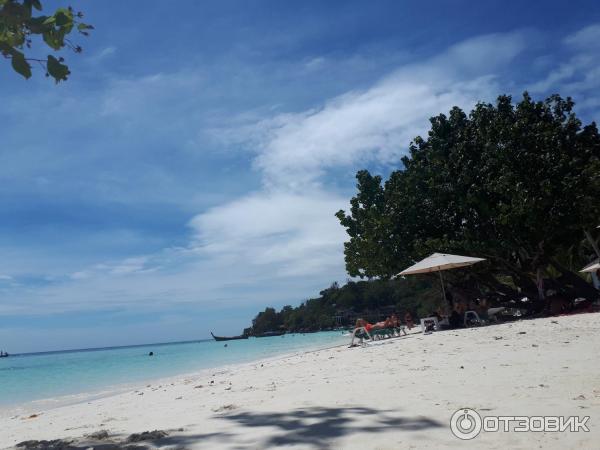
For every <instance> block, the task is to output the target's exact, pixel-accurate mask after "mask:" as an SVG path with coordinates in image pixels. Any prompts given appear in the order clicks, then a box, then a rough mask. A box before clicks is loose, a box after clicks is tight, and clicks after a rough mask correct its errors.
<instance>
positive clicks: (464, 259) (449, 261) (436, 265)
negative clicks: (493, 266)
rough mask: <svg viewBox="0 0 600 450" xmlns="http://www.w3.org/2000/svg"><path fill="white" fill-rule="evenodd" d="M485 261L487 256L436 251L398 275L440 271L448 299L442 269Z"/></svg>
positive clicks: (443, 291) (444, 292) (443, 290)
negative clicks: (480, 256) (476, 256)
mask: <svg viewBox="0 0 600 450" xmlns="http://www.w3.org/2000/svg"><path fill="white" fill-rule="evenodd" d="M481 261H485V258H474V257H472V256H461V255H450V254H447V253H434V254H433V255H431V256H428V257H427V258H425V259H423V260H421V261H419V262H418V263H416V264H414V265H412V266H410V267H409V268H408V269H404V270H403V271H402V272H400V273H399V274H398V275H415V274H418V273H431V272H439V274H440V283H441V284H442V295H443V297H444V300H445V299H446V290H445V288H444V278H443V277H442V270H449V269H457V268H459V267H466V266H471V265H473V264H476V263H478V262H481Z"/></svg>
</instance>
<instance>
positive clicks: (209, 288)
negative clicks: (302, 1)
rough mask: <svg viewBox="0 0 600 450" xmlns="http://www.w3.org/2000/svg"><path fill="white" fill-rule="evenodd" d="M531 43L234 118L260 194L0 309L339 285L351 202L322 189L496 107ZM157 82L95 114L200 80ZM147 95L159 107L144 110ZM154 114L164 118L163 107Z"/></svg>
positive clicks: (113, 96) (243, 295)
mask: <svg viewBox="0 0 600 450" xmlns="http://www.w3.org/2000/svg"><path fill="white" fill-rule="evenodd" d="M587 33H591V31H588V32H587ZM532 36H533V38H532ZM576 36H577V35H573V37H572V38H570V39H571V40H569V39H567V41H566V43H565V45H566V46H567V47H569V46H570V47H569V48H575V47H574V46H575V45H576V44H577V49H578V50H577V51H576V52H575V53H577V55H575V56H574V58H581V59H575V61H576V62H577V61H580V63H579V64H580V65H578V66H577V68H578V69H577V70H579V68H580V67H590V66H589V65H586V64H591V63H590V62H589V51H588V50H585V51H583V50H580V49H581V45H583V43H584V42H586V39H587V38H585V36H587V35H584V34H582V35H580V36H579V37H576ZM534 38H535V35H532V34H531V33H526V32H515V33H507V34H493V35H488V36H482V37H478V38H475V39H470V40H467V41H465V42H462V43H459V44H457V45H454V46H452V47H450V48H449V49H447V50H446V51H444V52H442V53H441V54H439V55H437V56H434V57H432V58H429V59H427V60H424V61H419V62H415V63H412V64H409V65H405V66H403V67H401V68H399V69H397V70H395V71H393V72H392V73H390V74H389V75H388V76H386V77H384V78H382V79H381V80H379V81H378V82H376V83H373V84H372V85H371V86H370V87H368V88H365V89H356V90H353V91H349V92H346V93H345V94H343V95H340V96H337V97H335V98H330V99H324V100H323V102H322V104H320V105H316V106H315V107H313V108H311V109H308V110H305V111H296V112H287V113H283V114H278V113H277V112H276V111H278V110H275V111H269V112H266V113H264V114H265V116H264V117H263V118H262V119H261V120H257V119H256V116H255V115H254V114H248V115H246V116H244V118H245V119H244V120H241V121H240V120H239V116H238V118H237V119H236V118H233V119H232V121H231V123H233V124H234V126H233V127H231V128H230V129H227V128H225V127H223V128H222V131H223V132H224V135H225V136H226V139H228V140H229V141H233V142H235V144H236V145H235V147H236V148H238V147H245V148H246V149H250V150H251V151H252V152H253V153H252V154H253V155H254V159H253V164H254V168H255V169H257V171H258V173H259V175H260V176H261V178H262V180H263V187H262V188H260V189H258V190H256V191H254V192H250V193H247V194H246V195H244V196H242V197H240V198H237V199H235V200H232V201H229V202H225V203H221V204H220V205H219V206H216V207H213V208H210V209H208V210H206V211H204V212H202V213H200V214H198V215H196V216H195V217H193V218H192V219H191V220H190V222H189V227H190V230H191V236H190V238H189V242H188V245H186V246H185V248H172V249H165V250H163V251H161V252H157V253H156V254H151V255H145V256H133V257H131V258H126V259H124V260H122V261H116V262H115V261H113V262H105V263H103V264H97V265H95V266H94V265H92V266H91V267H89V268H83V269H82V270H77V271H73V272H74V273H72V275H71V276H70V280H69V281H65V282H63V283H54V284H53V285H51V286H49V287H46V288H44V290H43V291H41V290H38V291H36V292H27V293H26V294H25V295H23V296H22V297H21V300H22V301H21V302H20V303H19V304H18V305H7V304H4V305H0V308H2V310H3V311H5V312H6V311H15V310H17V309H18V310H19V311H23V310H24V309H26V308H31V309H33V306H32V305H36V306H35V308H36V309H37V310H44V308H52V309H53V310H54V311H56V310H60V309H63V310H72V309H78V308H79V309H81V308H101V307H108V306H113V307H114V306H120V307H130V306H131V305H140V304H143V305H144V307H145V308H148V309H151V308H159V307H164V305H165V304H169V305H173V304H178V303H184V304H200V305H202V306H203V307H206V308H210V307H214V304H215V303H217V304H219V303H221V302H227V303H228V304H232V305H233V304H240V303H242V302H254V303H258V304H260V305H261V306H263V305H265V304H268V303H271V302H280V301H284V300H285V301H294V300H301V299H302V298H304V297H305V296H308V295H314V294H315V291H316V290H317V289H318V288H319V287H323V286H326V285H327V284H328V283H329V282H331V281H333V280H336V279H337V280H341V279H343V278H344V277H345V274H344V261H343V254H342V253H343V242H344V240H346V235H345V233H344V229H343V228H342V227H341V226H339V224H338V222H337V219H336V218H335V217H334V213H335V212H336V211H337V210H338V209H340V208H346V206H347V202H348V195H347V193H339V192H337V191H335V192H334V191H331V190H330V188H329V187H328V186H330V184H329V183H328V177H330V176H331V173H332V171H334V170H338V169H345V170H348V171H354V170H358V169H360V168H363V167H364V166H365V165H368V164H371V163H377V164H384V165H385V164H392V165H394V166H396V167H397V162H398V158H399V156H401V155H402V154H403V153H404V152H405V151H406V149H407V147H408V144H409V142H410V141H411V140H412V139H413V138H414V137H415V136H416V135H418V134H422V133H424V132H426V130H427V129H428V126H429V123H428V118H429V117H430V116H432V115H435V114H438V113H440V112H447V111H448V110H449V109H450V108H451V107H452V106H455V105H458V106H460V107H462V108H464V109H468V108H470V107H471V106H472V105H473V104H474V103H475V102H477V101H480V100H493V99H494V98H495V96H496V95H497V94H498V93H499V85H500V83H501V81H500V80H499V79H498V77H497V74H499V73H501V72H502V70H505V69H506V68H509V69H510V67H511V64H512V63H513V61H514V59H515V58H516V57H518V56H519V55H520V54H521V53H523V52H524V51H525V50H526V49H528V46H529V43H530V42H531V40H532V39H534ZM586 58H587V59H586ZM586 61H587V62H586ZM321 64H324V61H322V60H319V59H318V58H316V59H314V60H313V61H312V62H309V63H308V65H309V66H313V68H317V67H318V66H320V65H321ZM556 70H557V72H556V73H555V74H550V75H549V76H548V79H546V80H542V81H543V82H545V83H546V84H547V85H548V86H552V85H554V84H556V83H557V82H565V81H568V82H574V81H576V80H574V79H573V75H575V74H571V73H570V72H569V71H568V70H567V69H564V68H562V69H561V68H560V67H559V68H557V69H556ZM592 73H593V72H592V71H590V72H589V75H590V76H591V74H592ZM583 80H585V77H583ZM166 81H167V80H166V79H165V75H162V74H158V75H154V76H150V77H145V78H143V79H141V80H137V81H136V82H133V81H131V82H127V81H125V82H119V83H116V84H115V85H113V86H112V89H111V91H110V95H109V96H107V97H106V98H105V99H104V101H105V102H104V105H103V108H104V109H103V111H104V113H105V114H107V115H115V116H119V117H121V116H122V117H127V116H131V115H132V113H135V111H136V110H138V109H140V108H148V107H151V106H152V105H153V104H154V103H153V102H155V101H156V103H155V104H156V106H160V105H163V104H168V101H167V100H166V99H167V97H166V92H163V91H161V89H164V88H165V86H168V85H169V84H171V83H172V82H175V85H174V86H176V87H177V91H178V92H185V91H186V90H187V89H188V88H189V89H190V91H192V90H193V88H198V86H200V84H201V81H202V77H200V76H189V77H188V76H185V75H184V74H182V75H181V76H179V75H177V76H175V77H174V78H173V77H170V76H169V77H168V83H167V82H166ZM580 81H581V80H580ZM540 86H541V85H540ZM153 94H156V96H157V97H158V98H157V99H151V100H148V97H150V96H151V95H153ZM192 94H193V92H192ZM162 95H165V97H162V98H161V96H162ZM275 100H276V99H275ZM182 101H185V99H182ZM263 111H267V110H266V109H265V110H263ZM156 114H157V117H158V116H163V115H165V114H166V115H167V119H168V110H167V111H165V110H164V108H157V111H156ZM133 115H135V114H133ZM186 123H187V122H186ZM168 131H171V130H170V129H169V130H168ZM188 150H189V149H188ZM190 151H191V150H190ZM225 182H228V180H225ZM347 182H348V184H350V183H351V182H352V181H351V180H347ZM218 188H219V187H218V186H215V189H218ZM83 298H85V299H86V301H85V302H82V301H81V299H83Z"/></svg>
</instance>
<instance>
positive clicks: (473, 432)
mask: <svg viewBox="0 0 600 450" xmlns="http://www.w3.org/2000/svg"><path fill="white" fill-rule="evenodd" d="M481 426H482V420H481V416H480V415H479V414H478V413H477V411H475V410H473V409H469V408H464V409H459V410H458V411H456V412H455V413H454V414H452V417H451V418H450V430H452V434H453V435H454V436H456V437H457V438H459V439H463V440H468V439H473V438H474V437H475V436H477V435H478V434H479V432H480V431H481Z"/></svg>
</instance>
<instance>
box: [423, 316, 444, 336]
mask: <svg viewBox="0 0 600 450" xmlns="http://www.w3.org/2000/svg"><path fill="white" fill-rule="evenodd" d="M432 324H433V330H431V329H430V328H431V327H430V325H432ZM428 329H429V330H428ZM439 329H440V324H439V321H438V318H437V317H435V316H431V317H425V318H424V319H421V331H422V332H423V334H425V333H426V332H427V331H437V330H439Z"/></svg>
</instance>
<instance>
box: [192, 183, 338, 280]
mask: <svg viewBox="0 0 600 450" xmlns="http://www.w3.org/2000/svg"><path fill="white" fill-rule="evenodd" d="M346 202H347V200H346V199H345V198H342V197H338V196H334V195H332V194H330V193H327V192H324V191H316V190H315V191H312V192H306V193H303V194H297V193H289V192H278V191H265V192H257V193H254V194H251V195H248V196H246V197H243V198H240V199H238V200H235V201H233V202H231V203H228V204H225V205H221V206H219V207H216V208H213V209H210V210H209V211H207V212H205V213H203V214H200V215H198V216H196V217H195V218H194V219H193V220H192V221H191V226H192V228H193V229H194V230H195V232H196V235H195V241H194V246H195V247H196V248H197V250H198V251H199V252H201V253H202V254H203V255H204V256H210V257H211V259H213V260H215V261H227V262H228V263H229V262H234V263H236V262H237V263H243V264H248V265H261V266H265V267H267V268H268V271H269V273H270V274H272V275H273V276H281V275H283V276H289V275H292V274H296V275H308V274H314V273H318V272H319V271H321V270H324V269H330V268H332V267H334V268H336V269H339V268H340V266H341V264H340V255H341V252H342V249H343V247H342V242H343V240H344V231H343V229H342V228H341V227H340V226H339V223H338V221H337V219H336V218H335V217H334V214H335V212H336V211H337V210H339V209H340V208H343V207H344V206H345V205H346Z"/></svg>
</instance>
